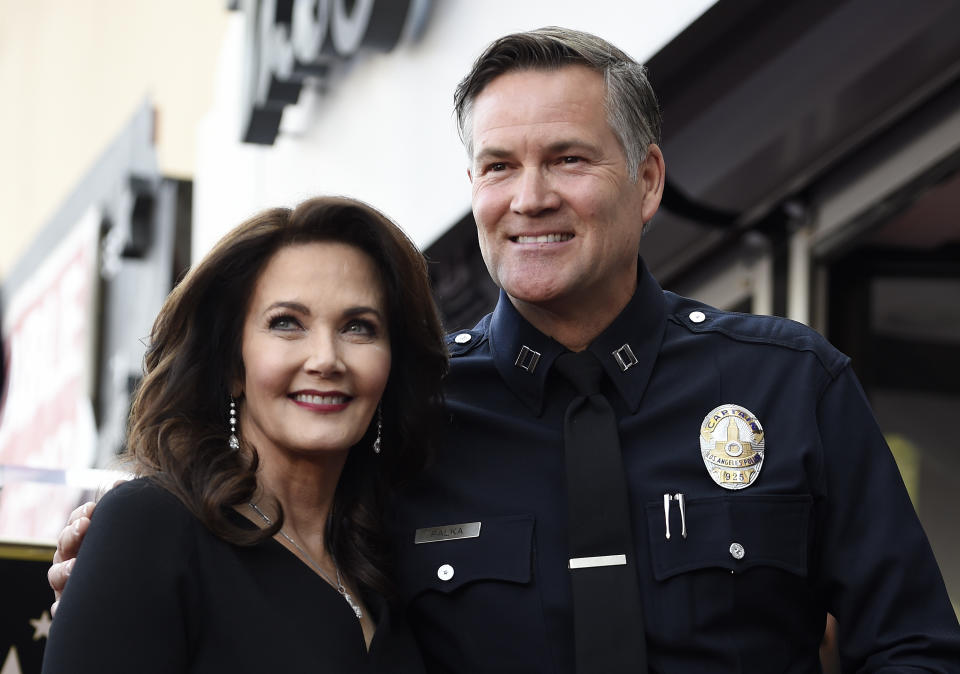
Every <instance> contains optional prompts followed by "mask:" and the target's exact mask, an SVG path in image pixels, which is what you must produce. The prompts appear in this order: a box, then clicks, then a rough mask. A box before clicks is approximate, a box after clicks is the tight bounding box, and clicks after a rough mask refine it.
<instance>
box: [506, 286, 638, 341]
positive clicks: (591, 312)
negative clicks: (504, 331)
mask: <svg viewBox="0 0 960 674" xmlns="http://www.w3.org/2000/svg"><path fill="white" fill-rule="evenodd" d="M635 290H636V288H635V287H634V288H633V289H632V290H631V291H630V292H629V293H626V294H625V296H623V297H619V298H617V300H616V301H613V302H611V301H609V298H608V301H606V302H593V303H586V302H577V303H574V302H560V301H558V302H554V303H550V304H533V303H530V302H524V301H523V300H518V299H515V298H513V297H510V302H511V303H512V304H513V306H514V308H516V310H517V311H518V312H519V314H520V315H521V316H523V317H524V318H525V319H526V320H527V322H529V323H530V325H532V326H533V327H535V328H536V329H537V330H539V331H540V332H542V333H543V334H545V335H547V336H548V337H551V338H553V339H554V340H555V341H557V342H559V343H560V344H563V346H565V347H566V348H568V349H570V350H571V351H583V350H584V349H586V348H587V347H588V346H590V343H591V342H593V340H595V339H596V338H597V337H599V336H600V334H601V333H603V331H604V330H606V329H607V328H608V327H609V326H610V324H611V323H613V321H614V320H615V319H616V318H617V316H619V315H620V312H621V311H623V309H624V308H625V307H626V306H627V304H629V303H630V299H631V298H632V297H633V292H634V291H635Z"/></svg>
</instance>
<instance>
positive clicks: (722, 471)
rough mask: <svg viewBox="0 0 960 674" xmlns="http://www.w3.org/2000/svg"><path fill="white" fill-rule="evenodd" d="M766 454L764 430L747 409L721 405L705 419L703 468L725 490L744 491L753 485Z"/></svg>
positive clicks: (701, 450) (701, 441)
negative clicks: (705, 468)
mask: <svg viewBox="0 0 960 674" xmlns="http://www.w3.org/2000/svg"><path fill="white" fill-rule="evenodd" d="M763 452H764V437H763V426H761V425H760V422H759V421H758V420H757V417H756V415H754V413H753V412H751V411H750V410H748V409H747V408H745V407H741V406H740V405H731V404H727V405H720V406H719V407H717V408H715V409H713V410H711V411H710V413H709V414H707V416H705V417H704V418H703V424H702V425H701V426H700V453H701V454H702V455H703V465H705V466H706V467H707V472H708V473H709V474H710V477H711V478H712V479H713V481H714V482H716V483H717V484H718V485H720V486H721V487H723V488H724V489H743V488H744V487H749V486H750V485H751V484H753V483H754V482H755V481H756V479H757V476H758V475H759V474H760V468H761V466H763Z"/></svg>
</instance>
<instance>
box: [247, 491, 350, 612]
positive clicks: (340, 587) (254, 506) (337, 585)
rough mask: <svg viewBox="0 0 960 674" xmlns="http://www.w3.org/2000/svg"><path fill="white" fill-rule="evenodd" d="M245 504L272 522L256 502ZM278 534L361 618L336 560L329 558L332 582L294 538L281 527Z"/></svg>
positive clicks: (268, 522) (269, 522)
mask: <svg viewBox="0 0 960 674" xmlns="http://www.w3.org/2000/svg"><path fill="white" fill-rule="evenodd" d="M247 505H249V506H250V507H251V508H252V509H253V512H255V513H257V514H258V515H260V517H261V518H262V519H263V521H264V522H266V523H267V526H268V527H269V526H271V525H272V524H273V522H272V521H271V520H270V518H269V517H267V515H266V513H264V512H263V511H262V510H260V508H258V507H257V504H256V503H254V502H253V501H250V502H249V503H247ZM280 535H281V536H283V537H284V538H285V539H286V540H287V542H288V543H289V544H290V545H292V546H293V547H294V548H296V549H297V551H298V552H299V553H300V554H301V555H303V556H304V558H305V559H306V560H307V562H309V563H310V566H312V567H313V568H314V569H315V570H316V572H317V573H319V574H320V576H321V577H322V578H323V579H324V580H325V581H327V582H328V583H330V584H331V585H333V586H334V587H335V588H337V592H339V593H340V596H341V597H343V598H344V599H345V600H346V601H347V603H348V604H349V605H350V608H352V609H353V612H354V613H356V614H357V620H361V619H363V611H361V610H360V605H359V604H358V603H357V602H355V601H354V600H353V597H351V596H350V593H349V592H347V588H345V587H344V586H343V580H341V578H340V567H339V566H337V560H335V559H333V558H332V557H331V560H332V561H333V568H334V570H335V571H336V572H337V582H336V583H334V582H333V579H331V578H330V576H328V575H327V572H326V571H324V570H323V568H322V567H321V566H320V565H319V564H317V563H316V562H315V561H314V559H313V557H311V556H310V554H309V553H308V552H307V551H306V550H304V549H303V548H302V547H300V544H299V543H297V542H296V541H295V540H293V539H292V538H291V537H290V535H289V534H288V533H287V532H286V531H284V530H283V529H281V530H280Z"/></svg>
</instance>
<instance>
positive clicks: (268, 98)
mask: <svg viewBox="0 0 960 674" xmlns="http://www.w3.org/2000/svg"><path fill="white" fill-rule="evenodd" d="M237 4H238V5H239V6H240V8H241V9H242V10H243V11H244V13H245V14H246V20H247V29H246V59H247V63H246V67H245V78H246V86H247V93H246V95H245V97H244V105H245V106H246V108H247V110H248V112H247V121H246V123H245V124H244V129H243V141H244V142H246V143H256V144H260V145H272V144H273V142H274V141H275V140H276V137H277V132H278V130H279V128H280V120H281V118H282V116H283V109H284V107H286V106H287V105H288V104H290V103H296V102H297V100H298V98H299V96H300V89H301V87H302V85H303V83H304V82H305V81H306V80H307V79H311V80H313V81H315V82H316V83H317V84H318V85H319V86H321V87H322V86H324V85H328V84H329V82H330V78H331V76H332V75H333V74H334V73H335V72H336V71H337V70H338V69H340V68H341V67H342V66H343V65H344V64H346V63H348V62H349V61H350V60H351V59H353V58H354V57H355V56H356V55H357V54H358V53H360V52H361V51H363V50H371V51H378V52H389V51H391V50H392V49H393V48H394V47H395V46H396V45H397V43H398V42H399V41H400V39H401V37H402V36H404V35H407V34H411V33H413V32H415V30H414V29H416V28H418V27H420V26H422V25H423V22H424V21H425V19H426V16H427V14H428V13H429V9H430V0H379V1H377V0H244V1H243V2H240V3H237Z"/></svg>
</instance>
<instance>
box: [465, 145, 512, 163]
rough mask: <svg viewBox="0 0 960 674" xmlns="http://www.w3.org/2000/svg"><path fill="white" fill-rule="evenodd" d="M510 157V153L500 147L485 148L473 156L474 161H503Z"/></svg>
mask: <svg viewBox="0 0 960 674" xmlns="http://www.w3.org/2000/svg"><path fill="white" fill-rule="evenodd" d="M509 156H510V151H509V150H507V149H505V148H502V147H485V148H483V149H482V150H480V151H479V152H477V154H476V155H474V160H475V161H480V160H481V159H482V160H488V159H503V158H505V157H509Z"/></svg>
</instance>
